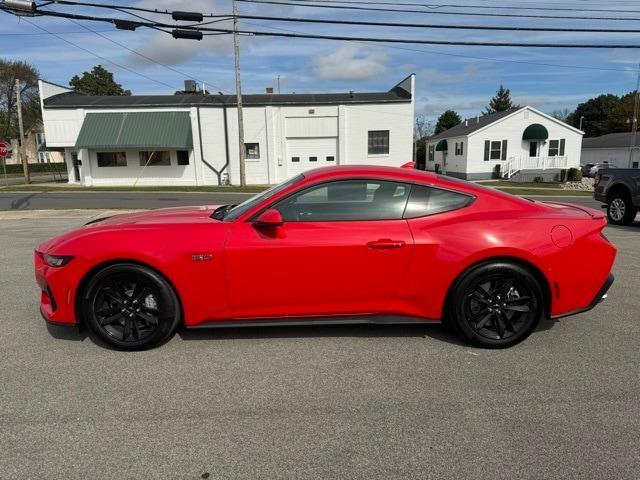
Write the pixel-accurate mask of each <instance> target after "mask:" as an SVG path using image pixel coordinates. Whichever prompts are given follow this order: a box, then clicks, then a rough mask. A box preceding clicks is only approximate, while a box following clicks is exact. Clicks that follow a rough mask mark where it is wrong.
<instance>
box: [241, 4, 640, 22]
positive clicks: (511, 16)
mask: <svg viewBox="0 0 640 480" xmlns="http://www.w3.org/2000/svg"><path fill="white" fill-rule="evenodd" d="M238 2H245V3H258V4H268V5H288V6H291V7H306V8H329V9H334V10H335V9H341V10H364V11H368V12H395V13H420V14H426V15H464V16H474V17H509V18H546V19H554V20H608V21H638V20H640V18H638V17H620V18H615V17H587V16H571V17H566V16H562V17H561V16H557V15H533V14H516V13H495V12H494V13H479V12H439V11H436V10H411V9H397V8H374V7H357V6H347V5H317V4H313V5H312V4H310V3H296V2H297V0H287V1H279V0H238Z"/></svg>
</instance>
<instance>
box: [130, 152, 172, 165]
mask: <svg viewBox="0 0 640 480" xmlns="http://www.w3.org/2000/svg"><path fill="white" fill-rule="evenodd" d="M138 156H139V158H140V166H141V167H144V166H145V165H146V166H152V165H165V166H167V165H171V155H170V154H169V152H168V151H166V150H165V151H154V152H139V153H138Z"/></svg>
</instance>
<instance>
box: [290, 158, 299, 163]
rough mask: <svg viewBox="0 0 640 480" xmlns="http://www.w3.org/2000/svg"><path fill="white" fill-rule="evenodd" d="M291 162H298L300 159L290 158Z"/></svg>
mask: <svg viewBox="0 0 640 480" xmlns="http://www.w3.org/2000/svg"><path fill="white" fill-rule="evenodd" d="M291 161H292V162H299V161H300V157H291Z"/></svg>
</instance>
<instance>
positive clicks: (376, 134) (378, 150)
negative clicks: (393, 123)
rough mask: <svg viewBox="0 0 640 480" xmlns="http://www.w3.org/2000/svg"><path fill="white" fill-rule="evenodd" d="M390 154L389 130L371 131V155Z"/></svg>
mask: <svg viewBox="0 0 640 480" xmlns="http://www.w3.org/2000/svg"><path fill="white" fill-rule="evenodd" d="M388 154H389V130H369V155H388Z"/></svg>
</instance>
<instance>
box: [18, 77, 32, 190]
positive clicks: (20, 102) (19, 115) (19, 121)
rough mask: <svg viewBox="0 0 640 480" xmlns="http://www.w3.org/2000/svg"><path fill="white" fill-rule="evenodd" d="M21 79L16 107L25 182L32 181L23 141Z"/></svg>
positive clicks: (19, 151)
mask: <svg viewBox="0 0 640 480" xmlns="http://www.w3.org/2000/svg"><path fill="white" fill-rule="evenodd" d="M20 93H21V92H20V80H19V79H17V78H16V108H17V109H18V129H19V130H20V138H19V139H18V156H19V157H20V159H21V160H22V171H23V172H24V183H31V178H30V176H29V163H28V162H29V159H28V158H27V156H26V155H24V149H23V148H22V143H23V142H24V127H23V125H22V99H21V98H20Z"/></svg>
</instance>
